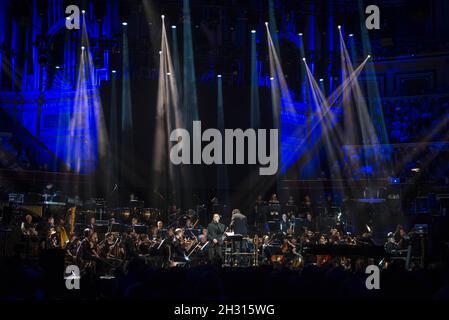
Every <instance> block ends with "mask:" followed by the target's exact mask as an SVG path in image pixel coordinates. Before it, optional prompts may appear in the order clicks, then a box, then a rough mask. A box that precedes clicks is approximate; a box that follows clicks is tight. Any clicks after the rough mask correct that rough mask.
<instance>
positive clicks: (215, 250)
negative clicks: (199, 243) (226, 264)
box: [207, 213, 226, 265]
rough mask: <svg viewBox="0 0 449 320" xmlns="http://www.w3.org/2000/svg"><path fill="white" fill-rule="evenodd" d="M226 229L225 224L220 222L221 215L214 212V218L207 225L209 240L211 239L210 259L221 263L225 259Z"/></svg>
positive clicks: (218, 263)
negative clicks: (223, 248)
mask: <svg viewBox="0 0 449 320" xmlns="http://www.w3.org/2000/svg"><path fill="white" fill-rule="evenodd" d="M225 231H226V227H225V225H224V224H222V223H220V215H219V214H218V213H214V216H213V220H212V222H211V223H209V225H208V226H207V240H208V241H209V260H210V261H211V262H214V263H216V264H217V265H221V263H222V261H223V253H222V246H223V234H224V233H225Z"/></svg>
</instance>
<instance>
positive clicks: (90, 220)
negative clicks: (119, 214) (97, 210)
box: [86, 217, 96, 230]
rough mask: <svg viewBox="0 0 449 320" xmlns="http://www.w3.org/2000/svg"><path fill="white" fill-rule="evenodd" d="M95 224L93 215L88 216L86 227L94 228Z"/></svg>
mask: <svg viewBox="0 0 449 320" xmlns="http://www.w3.org/2000/svg"><path fill="white" fill-rule="evenodd" d="M95 224H96V220H95V217H90V219H89V223H88V224H87V226H86V228H89V229H90V230H95Z"/></svg>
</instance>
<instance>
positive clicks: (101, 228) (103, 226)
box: [94, 224, 109, 234]
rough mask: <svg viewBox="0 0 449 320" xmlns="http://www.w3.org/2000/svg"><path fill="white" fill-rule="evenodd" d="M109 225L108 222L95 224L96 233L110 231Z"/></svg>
mask: <svg viewBox="0 0 449 320" xmlns="http://www.w3.org/2000/svg"><path fill="white" fill-rule="evenodd" d="M108 229H109V226H108V225H107V224H95V225H94V230H95V232H96V233H99V234H105V233H107V232H108Z"/></svg>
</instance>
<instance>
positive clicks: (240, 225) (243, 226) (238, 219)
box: [230, 213, 248, 237]
mask: <svg viewBox="0 0 449 320" xmlns="http://www.w3.org/2000/svg"><path fill="white" fill-rule="evenodd" d="M230 227H231V228H232V229H234V233H235V234H241V235H242V236H244V237H246V236H247V235H248V223H247V219H246V216H245V215H244V214H241V213H236V214H233V215H232V220H231V225H230Z"/></svg>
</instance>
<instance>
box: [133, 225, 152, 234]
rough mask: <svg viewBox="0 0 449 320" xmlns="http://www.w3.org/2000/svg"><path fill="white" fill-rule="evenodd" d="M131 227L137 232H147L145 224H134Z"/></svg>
mask: <svg viewBox="0 0 449 320" xmlns="http://www.w3.org/2000/svg"><path fill="white" fill-rule="evenodd" d="M133 229H134V231H135V232H136V233H137V234H147V233H148V227H147V226H145V225H136V226H133Z"/></svg>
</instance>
